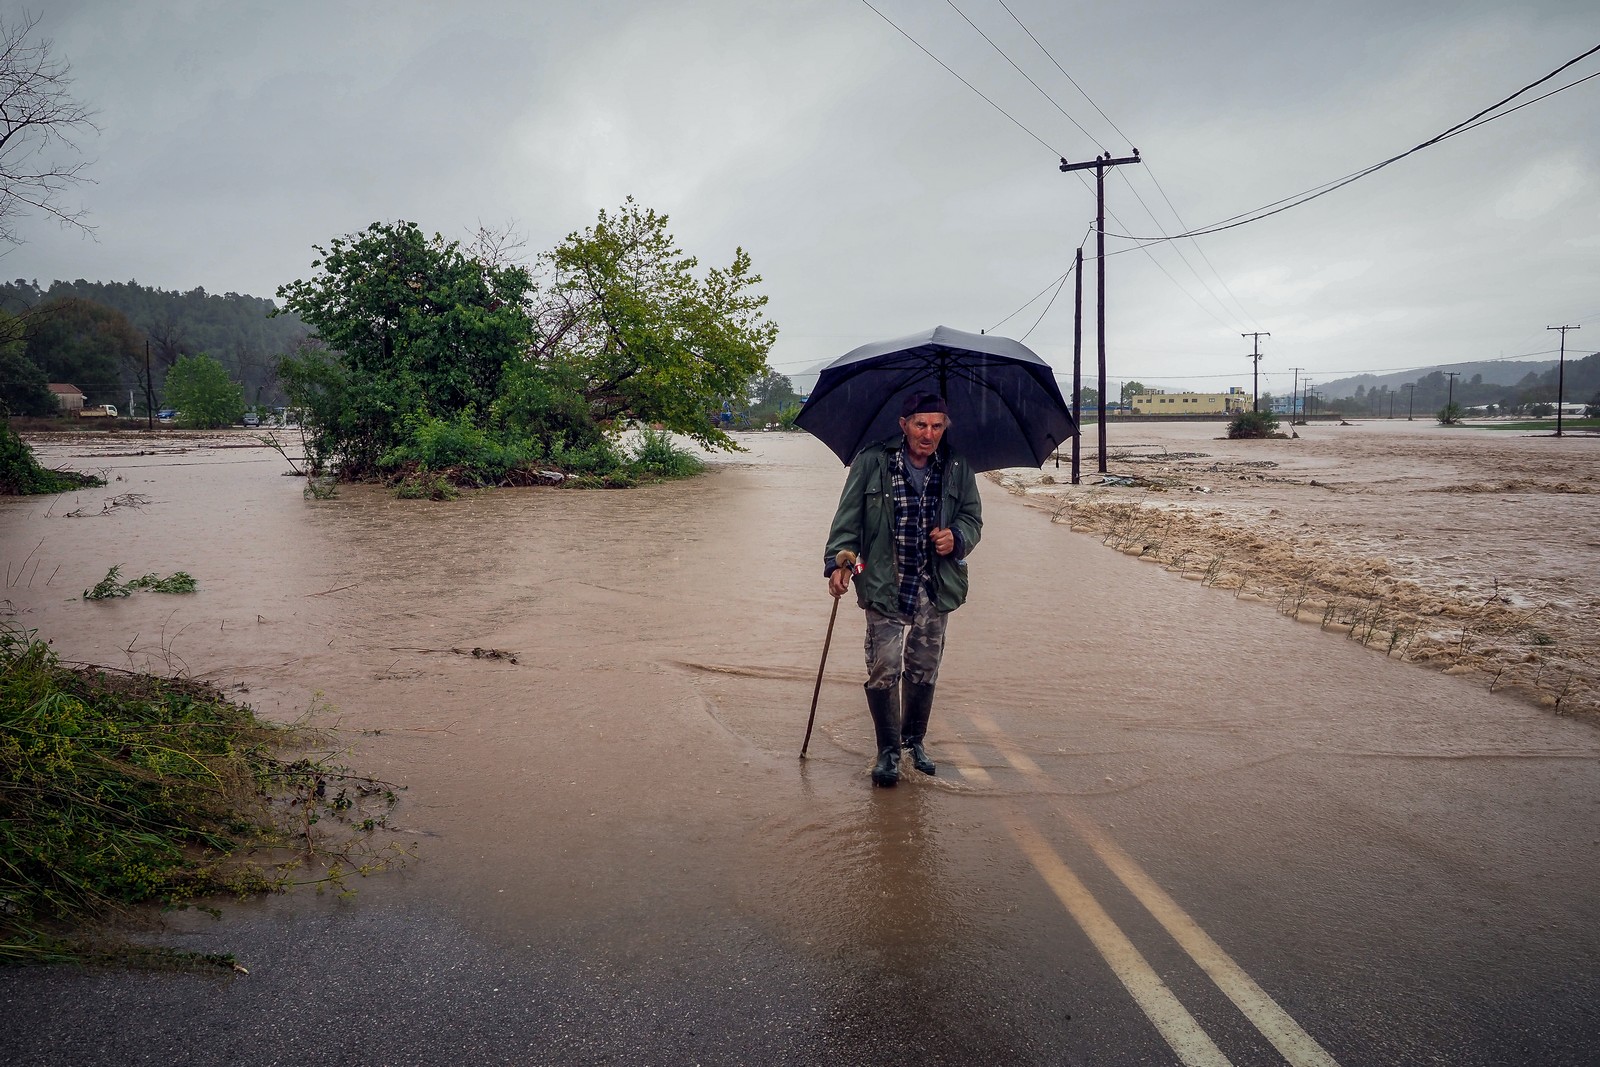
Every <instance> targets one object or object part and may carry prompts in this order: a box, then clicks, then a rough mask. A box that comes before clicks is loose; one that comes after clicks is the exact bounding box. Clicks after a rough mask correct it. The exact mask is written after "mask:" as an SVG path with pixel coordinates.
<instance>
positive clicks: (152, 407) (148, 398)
mask: <svg viewBox="0 0 1600 1067" xmlns="http://www.w3.org/2000/svg"><path fill="white" fill-rule="evenodd" d="M130 406H131V405H130ZM144 407H145V412H144V418H145V424H144V428H145V429H146V430H154V429H155V428H156V396H155V386H154V383H153V380H152V379H151V377H150V342H149V341H148V340H146V341H145V343H144Z"/></svg>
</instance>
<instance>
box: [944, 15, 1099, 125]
mask: <svg viewBox="0 0 1600 1067" xmlns="http://www.w3.org/2000/svg"><path fill="white" fill-rule="evenodd" d="M944 2H945V3H947V4H949V5H950V10H952V11H954V12H955V13H956V14H958V15H960V16H961V17H962V18H963V19H965V20H966V23H967V25H968V26H971V27H972V29H973V30H974V32H976V33H977V35H978V36H979V37H982V38H983V39H984V40H985V41H988V42H989V47H991V48H993V49H994V50H995V51H996V52H999V53H1000V58H1001V59H1003V60H1005V61H1006V62H1007V63H1010V64H1011V69H1012V70H1015V71H1016V72H1017V73H1018V74H1020V75H1022V76H1023V77H1024V78H1027V79H1028V84H1029V85H1031V86H1033V87H1034V88H1035V89H1038V90H1039V95H1040V96H1042V97H1044V98H1045V99H1046V100H1048V101H1050V105H1051V106H1052V107H1054V108H1055V109H1056V110H1057V111H1059V112H1061V114H1062V117H1064V118H1065V119H1066V120H1067V121H1068V122H1070V123H1072V124H1073V125H1074V126H1076V127H1078V130H1079V131H1080V132H1081V133H1082V134H1083V135H1084V136H1085V137H1087V138H1089V140H1090V141H1096V140H1098V139H1097V138H1096V137H1095V135H1094V134H1092V133H1090V132H1089V131H1088V130H1086V129H1084V127H1083V123H1081V122H1079V121H1078V120H1077V119H1075V118H1073V117H1072V116H1071V115H1070V114H1068V113H1067V109H1066V108H1064V107H1062V106H1061V105H1060V104H1058V103H1057V102H1056V100H1055V97H1053V96H1051V95H1050V94H1049V93H1047V92H1045V90H1044V87H1043V86H1042V85H1040V84H1039V83H1038V82H1036V81H1034V80H1033V78H1032V77H1031V76H1030V75H1029V74H1028V72H1027V71H1025V70H1023V69H1022V68H1021V67H1019V66H1017V64H1016V61H1015V60H1013V59H1012V58H1011V57H1010V56H1008V55H1006V50H1005V49H1004V48H1001V47H1000V46H999V45H998V44H996V43H995V41H994V38H993V37H990V36H989V35H988V34H987V33H984V32H983V30H982V28H980V27H979V26H978V24H977V23H976V22H973V21H972V20H971V19H970V18H967V13H966V12H965V11H962V10H961V9H960V8H959V7H956V4H955V0H944ZM1100 147H1101V148H1102V149H1104V148H1105V146H1104V145H1101V146H1100Z"/></svg>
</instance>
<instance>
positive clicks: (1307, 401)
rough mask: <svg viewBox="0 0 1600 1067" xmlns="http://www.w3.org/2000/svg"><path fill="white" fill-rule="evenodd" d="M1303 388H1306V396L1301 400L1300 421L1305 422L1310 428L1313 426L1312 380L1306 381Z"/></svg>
mask: <svg viewBox="0 0 1600 1067" xmlns="http://www.w3.org/2000/svg"><path fill="white" fill-rule="evenodd" d="M1302 388H1304V390H1305V395H1304V396H1302V397H1301V398H1300V414H1301V416H1302V418H1301V420H1300V421H1301V422H1303V423H1304V424H1305V425H1307V426H1310V425H1311V379H1310V378H1307V379H1306V380H1305V382H1304V384H1303V386H1302Z"/></svg>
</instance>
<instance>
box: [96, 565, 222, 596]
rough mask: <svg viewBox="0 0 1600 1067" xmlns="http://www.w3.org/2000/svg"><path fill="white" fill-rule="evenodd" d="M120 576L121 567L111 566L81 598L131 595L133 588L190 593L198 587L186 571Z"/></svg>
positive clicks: (158, 591)
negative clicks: (135, 576)
mask: <svg viewBox="0 0 1600 1067" xmlns="http://www.w3.org/2000/svg"><path fill="white" fill-rule="evenodd" d="M121 576H122V567H121V566H120V565H118V566H115V567H112V568H111V569H110V570H108V571H106V576H105V577H104V578H102V579H100V581H99V582H97V583H96V584H95V587H94V588H93V589H85V590H84V591H83V599H85V600H114V599H116V598H118V597H125V596H131V595H132V594H133V591H134V590H135V589H148V590H150V591H151V592H152V593H192V592H194V591H195V590H196V589H197V588H199V583H198V582H196V581H195V580H194V576H193V575H191V574H189V573H188V572H187V571H176V572H174V573H172V574H169V575H168V576H167V577H165V578H158V577H156V576H155V575H154V574H146V575H144V576H143V577H141V578H135V579H133V580H132V581H129V582H124V581H119V579H120V578H121Z"/></svg>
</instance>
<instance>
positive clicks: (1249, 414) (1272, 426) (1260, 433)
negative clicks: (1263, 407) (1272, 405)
mask: <svg viewBox="0 0 1600 1067" xmlns="http://www.w3.org/2000/svg"><path fill="white" fill-rule="evenodd" d="M1277 430H1278V416H1276V415H1274V414H1273V413H1272V412H1270V411H1241V412H1239V414H1237V415H1235V416H1234V417H1233V421H1232V422H1230V423H1228V436H1229V437H1230V438H1232V439H1235V440H1238V439H1248V438H1259V437H1270V436H1271V435H1272V434H1274V433H1276V432H1277Z"/></svg>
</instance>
